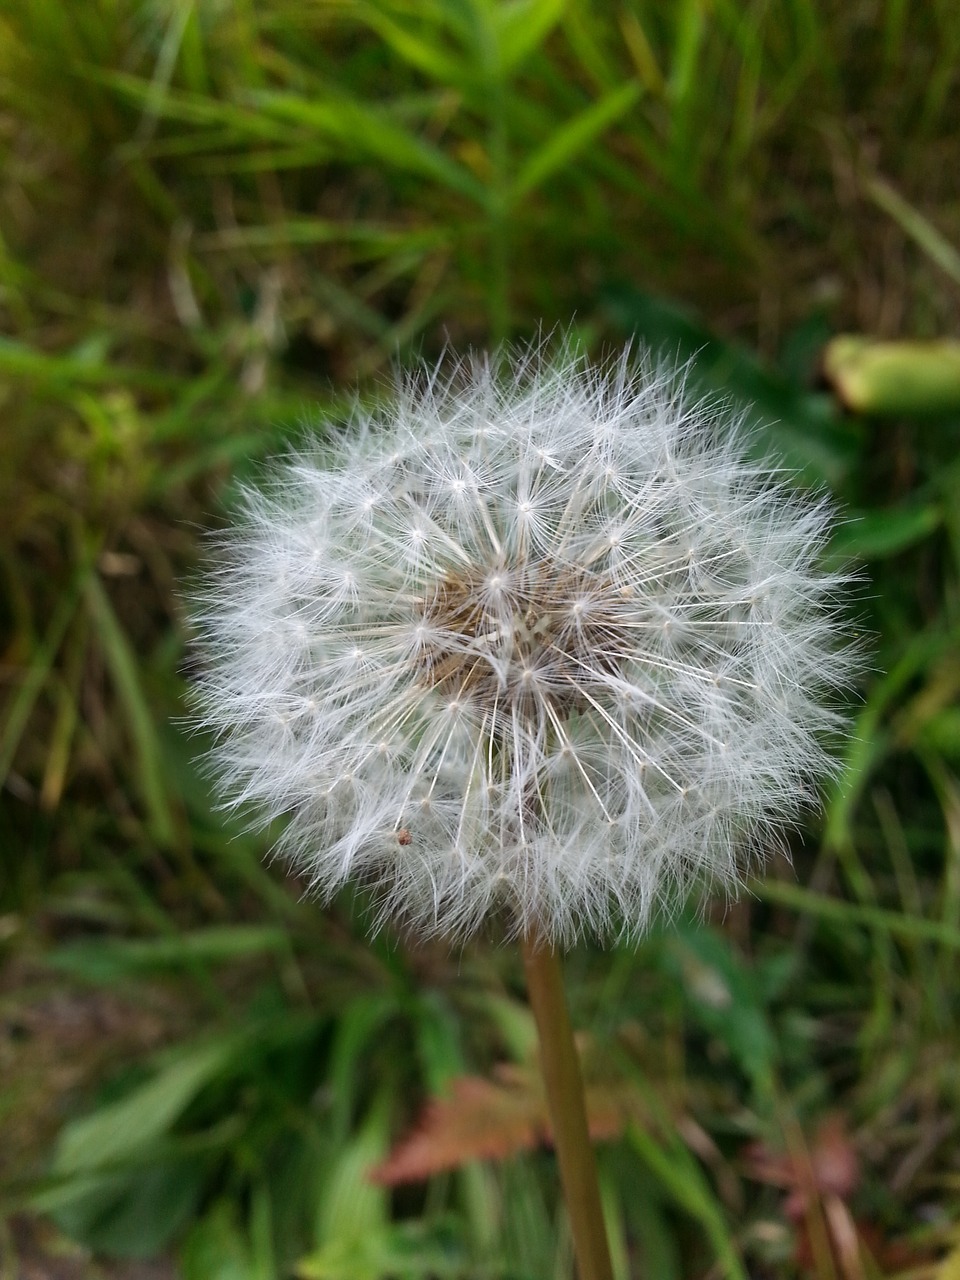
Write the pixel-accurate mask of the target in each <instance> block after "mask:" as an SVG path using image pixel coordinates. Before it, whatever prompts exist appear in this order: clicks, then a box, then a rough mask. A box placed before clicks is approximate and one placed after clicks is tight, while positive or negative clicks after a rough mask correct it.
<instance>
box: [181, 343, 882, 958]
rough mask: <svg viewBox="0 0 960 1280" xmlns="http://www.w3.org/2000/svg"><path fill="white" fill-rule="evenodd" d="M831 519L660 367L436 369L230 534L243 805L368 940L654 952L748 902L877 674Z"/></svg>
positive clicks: (279, 479) (234, 712)
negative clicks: (487, 940) (674, 927)
mask: <svg viewBox="0 0 960 1280" xmlns="http://www.w3.org/2000/svg"><path fill="white" fill-rule="evenodd" d="M328 434H329V433H328ZM831 518H832V513H831V510H830V507H829V505H828V504H827V503H826V502H825V501H824V500H822V499H812V498H810V497H809V496H808V495H802V494H800V493H797V492H795V491H794V490H792V489H790V488H789V487H787V485H785V484H784V482H783V481H782V479H778V478H777V477H776V476H775V474H774V472H773V470H772V469H771V468H764V467H761V466H758V465H757V464H756V463H755V462H750V461H747V460H746V458H745V454H744V443H743V439H742V434H741V432H740V431H739V429H738V422H737V421H736V419H735V418H734V417H733V416H732V415H731V414H730V413H729V411H726V410H723V409H720V408H717V406H711V405H704V404H702V403H697V402H694V401H691V400H690V399H688V398H687V396H686V395H685V393H684V390H683V386H682V379H680V378H679V377H678V376H677V375H676V374H675V373H673V372H672V371H669V370H663V369H659V368H657V367H656V366H655V365H654V364H652V363H651V362H650V361H649V360H646V361H644V360H635V359H632V358H628V357H627V356H626V355H625V356H624V357H623V358H622V359H621V360H619V361H618V362H617V363H616V364H615V365H613V366H609V367H607V368H605V369H597V368H595V367H592V366H590V365H588V364H587V363H586V362H585V361H583V360H582V359H580V358H579V357H577V356H575V355H570V354H565V355H564V356H562V357H559V358H557V359H554V360H550V359H549V358H547V357H545V356H544V355H543V352H542V351H541V350H540V349H538V348H537V347H531V348H529V349H527V350H525V351H522V352H519V353H517V352H512V353H511V352H509V351H507V352H503V353H501V354H500V355H498V356H496V357H493V358H485V359H481V358H468V359H466V360H463V361H460V362H456V363H454V364H453V365H452V366H451V365H445V366H443V368H442V369H428V368H423V369H421V370H419V373H416V372H415V373H414V374H411V375H409V376H408V377H406V378H403V379H401V381H400V384H399V386H398V387H397V390H396V396H395V399H394V401H393V402H392V404H391V405H390V406H389V407H387V408H384V409H381V410H378V411H377V412H375V413H370V412H365V411H364V410H362V409H360V408H358V409H357V410H356V413H355V421H354V422H353V423H352V424H351V428H350V430H349V431H347V432H345V433H343V434H342V435H338V436H336V438H335V439H333V440H332V441H331V440H330V439H327V438H325V439H324V440H323V441H322V442H320V441H318V442H317V443H316V444H315V445H311V446H308V447H306V448H304V449H302V450H301V451H300V452H299V453H298V454H297V455H296V456H295V457H291V458H288V459H286V460H284V461H281V462H279V463H276V464H275V465H274V466H273V468H272V470H271V471H270V473H269V476H268V479H267V482H266V484H265V486H264V488H263V489H262V490H260V491H254V490H250V491H248V492H246V493H245V495H244V499H243V504H242V510H241V513H240V516H239V520H238V522H237V524H236V526H235V527H234V528H232V529H230V530H228V531H227V533H226V534H223V535H221V536H220V537H219V538H218V540H217V541H216V544H215V547H214V550H213V552H212V555H211V568H210V571H209V573H208V575H207V577H206V580H205V585H204V587H203V588H202V589H201V591H200V593H199V597H198V605H197V615H196V621H197V629H198V633H199V640H198V646H199V653H200V656H201V660H202V663H203V669H204V674H203V676H202V678H201V680H200V681H199V683H198V686H197V690H196V705H197V709H198V711H197V722H198V724H199V725H201V726H202V727H205V728H207V729H209V730H211V731H212V732H213V734H214V736H215V745H214V747H213V749H212V752H211V757H210V759H211V765H212V768H213V770H214V772H215V774H216V776H217V778H218V781H219V784H220V786H221V788H222V794H223V796H224V798H225V803H226V804H227V805H229V806H231V807H241V806H242V807H244V808H246V807H247V806H250V807H252V810H253V811H254V812H255V813H257V814H258V815H260V816H261V817H262V819H263V820H264V822H265V823H266V822H269V821H271V820H272V819H274V818H276V817H278V816H280V815H285V816H286V817H287V818H288V824H287V827H286V831H285V834H284V836H283V837H282V841H281V846H280V847H281V850H282V851H283V852H284V853H285V854H286V855H287V856H289V858H290V859H291V861H292V862H293V863H294V864H295V865H296V867H297V868H298V869H299V870H301V871H302V872H305V873H306V875H307V876H308V877H309V879H310V882H311V884H312V886H313V888H314V889H315V890H316V892H317V893H318V894H319V895H320V896H321V897H323V898H328V897H329V896H330V895H332V894H333V893H335V892H336V891H337V890H338V889H339V888H340V887H341V886H343V885H344V884H346V883H347V882H349V881H356V882H358V883H361V884H363V885H365V886H367V887H368V888H370V889H372V890H373V893H374V900H375V902H376V904H377V912H378V915H377V920H376V923H377V924H378V925H379V924H382V923H383V922H385V921H386V920H388V919H398V920H400V921H402V922H404V923H406V924H407V925H409V926H412V927H413V928H414V929H416V930H417V931H419V932H421V933H424V934H444V935H448V936H450V937H452V938H460V939H462V938H464V937H466V936H468V935H469V934H471V933H472V932H474V931H475V930H477V929H478V928H479V927H480V926H481V925H482V924H483V923H484V921H485V920H486V919H487V918H488V917H489V916H490V915H491V914H492V913H496V914H497V915H498V917H499V918H500V919H502V920H503V921H504V922H505V924H506V929H507V931H508V933H511V934H522V933H528V932H531V931H535V932H538V933H539V934H541V935H543V936H544V937H545V938H547V939H549V940H550V941H552V942H571V941H573V940H575V939H576V938H577V937H578V936H580V935H584V934H590V935H594V936H596V937H598V938H600V939H608V938H610V937H615V936H629V937H637V936H638V935H639V934H640V933H642V931H643V930H644V929H645V927H646V926H647V925H648V923H649V921H650V920H651V918H652V917H653V915H654V913H655V911H656V910H657V909H662V908H664V907H665V908H667V909H669V908H670V907H672V906H673V905H674V904H675V903H677V902H678V901H679V900H681V899H682V897H683V896H685V895H686V893H687V892H688V890H689V888H690V887H691V884H692V883H695V882H704V881H706V882H713V883H719V884H720V885H721V886H723V887H725V888H726V889H727V890H728V891H732V890H734V889H735V888H736V887H737V884H738V883H739V880H740V878H741V876H742V873H743V870H744V868H745V867H746V866H747V865H748V864H749V861H750V858H751V855H754V856H755V855H757V854H759V853H762V851H763V850H764V849H765V848H766V847H767V846H769V844H770V842H771V840H774V841H775V840H777V838H778V836H779V834H781V833H782V832H783V830H784V828H785V826H786V825H787V824H789V823H790V822H792V821H793V820H795V818H796V817H797V815H798V813H799V811H800V809H801V808H802V807H803V806H804V805H805V804H809V803H810V802H811V800H813V799H815V796H816V791H815V784H816V782H817V780H818V778H820V777H822V776H823V775H825V774H827V773H829V771H830V769H831V761H830V757H829V755H828V754H827V752H826V750H825V749H824V746H823V745H822V741H823V738H824V735H825V734H828V733H829V732H831V731H833V730H835V729H836V728H837V727H838V726H839V725H840V724H841V723H842V722H841V721H840V719H839V718H838V716H837V714H836V713H835V711H833V710H832V709H831V708H830V705H829V704H830V702H831V701H832V700H833V695H834V694H835V692H836V691H837V690H838V689H840V688H842V687H843V686H844V685H845V684H847V683H848V682H849V680H850V678H851V674H852V672H853V671H854V670H855V667H856V662H857V659H856V654H855V650H854V648H853V647H852V646H851V645H850V644H849V643H848V642H847V641H846V640H845V639H844V631H843V627H842V624H841V622H840V619H839V613H838V606H837V604H836V599H837V597H838V595H840V594H841V588H842V587H843V586H844V584H845V583H846V581H847V577H846V576H845V575H843V574H831V573H826V572H824V571H822V569H821V568H820V565H819V561H820V557H821V552H822V549H823V545H824V542H825V539H826V537H827V534H828V531H829V526H830V522H831Z"/></svg>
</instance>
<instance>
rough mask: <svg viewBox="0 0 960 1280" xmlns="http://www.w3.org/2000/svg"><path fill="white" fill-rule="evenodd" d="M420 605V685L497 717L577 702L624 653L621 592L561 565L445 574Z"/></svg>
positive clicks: (560, 709)
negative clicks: (424, 634) (424, 630)
mask: <svg viewBox="0 0 960 1280" xmlns="http://www.w3.org/2000/svg"><path fill="white" fill-rule="evenodd" d="M425 606H426V607H425V614H424V620H425V622H426V623H427V626H428V629H429V634H430V640H429V642H428V643H427V644H426V645H425V646H424V648H423V650H422V653H421V665H422V680H423V682H424V684H426V685H428V686H429V687H430V688H433V689H436V690H437V691H438V692H440V693H442V694H443V695H444V696H446V697H449V698H451V699H458V698H469V699H470V700H471V701H472V702H473V703H474V704H475V705H476V706H478V708H479V709H480V710H482V711H486V712H489V713H490V714H491V715H493V716H495V717H497V718H499V717H500V716H504V715H505V716H507V717H509V716H510V715H512V714H514V713H519V714H520V715H521V716H526V717H529V718H530V719H533V720H537V721H539V720H540V719H541V716H542V714H543V712H544V711H545V710H546V708H547V707H551V708H552V709H553V711H554V712H556V713H557V714H558V715H560V716H563V715H567V714H569V713H571V712H575V711H584V710H586V709H587V707H588V706H589V705H590V698H589V697H588V696H587V695H588V694H589V693H590V692H591V686H593V685H594V684H595V681H596V677H597V674H598V673H603V674H609V673H612V672H614V671H616V670H617V668H618V667H619V666H620V663H621V660H622V659H623V657H624V656H625V652H626V646H625V641H626V634H627V633H626V628H625V625H624V624H625V618H624V609H625V607H626V606H627V600H626V598H625V597H624V596H623V594H622V593H620V592H618V591H617V589H616V587H614V586H613V585H612V583H611V582H610V580H609V578H607V577H606V576H605V575H603V574H601V573H593V572H591V571H589V570H585V569H579V568H572V567H570V566H568V565H555V564H551V563H549V562H547V563H546V564H544V563H541V564H539V565H537V566H536V567H531V566H529V565H525V566H523V567H522V568H518V567H514V566H511V565H509V564H494V565H492V566H491V567H490V568H488V569H486V570H479V569H471V570H466V571H464V570H457V571H455V572H448V573H447V574H446V575H445V576H444V577H443V578H441V579H440V581H439V582H438V584H437V587H436V590H435V592H434V594H433V596H432V598H430V599H428V600H427V601H425Z"/></svg>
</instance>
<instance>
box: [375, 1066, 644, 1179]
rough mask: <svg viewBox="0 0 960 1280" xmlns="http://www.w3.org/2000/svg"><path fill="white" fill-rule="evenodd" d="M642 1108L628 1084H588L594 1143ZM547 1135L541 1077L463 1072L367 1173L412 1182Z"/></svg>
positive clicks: (524, 1071) (519, 1070)
mask: <svg viewBox="0 0 960 1280" xmlns="http://www.w3.org/2000/svg"><path fill="white" fill-rule="evenodd" d="M639 1111H640V1100H639V1097H638V1095H637V1094H635V1093H634V1092H633V1091H631V1090H630V1088H629V1086H627V1085H624V1084H595V1085H589V1086H588V1087H587V1118H588V1123H589V1126H590V1135H591V1137H592V1138H594V1140H603V1139H608V1138H616V1137H618V1136H619V1134H620V1133H622V1131H623V1128H624V1125H625V1124H626V1122H627V1120H628V1119H630V1118H631V1116H635V1115H637V1114H639ZM550 1140H551V1135H550V1122H549V1119H548V1116H547V1106H546V1100H545V1098H544V1095H543V1088H542V1085H541V1083H540V1077H539V1074H538V1073H537V1072H536V1071H534V1070H531V1069H530V1068H526V1067H516V1066H508V1065H503V1066H500V1067H498V1068H497V1069H496V1071H495V1073H494V1079H493V1080H485V1079H483V1078H482V1077H479V1076H462V1077H460V1078H459V1079H458V1080H455V1081H454V1082H453V1084H452V1086H451V1092H450V1096H449V1097H448V1098H432V1099H431V1100H430V1101H429V1102H427V1104H426V1106H425V1107H424V1109H423V1112H422V1113H421V1115H420V1118H419V1120H418V1121H417V1123H416V1125H415V1126H414V1128H413V1129H412V1130H411V1131H410V1132H409V1133H408V1134H407V1135H406V1136H404V1137H402V1138H401V1139H400V1140H399V1141H398V1142H397V1143H396V1145H395V1146H394V1148H393V1150H392V1151H391V1152H390V1154H389V1155H388V1156H387V1158H386V1160H384V1161H383V1162H382V1163H381V1164H379V1165H377V1166H376V1167H375V1168H374V1169H372V1170H371V1171H370V1178H371V1180H372V1181H374V1182H377V1183H380V1184H381V1185H384V1186H395V1185H396V1184H397V1183H401V1182H417V1181H419V1180H420V1179H423V1178H429V1177H430V1176H431V1175H432V1174H435V1173H440V1172H441V1171H443V1170H445V1169H456V1168H458V1167H459V1166H460V1165H462V1164H466V1163H467V1162H468V1161H470V1160H503V1159H505V1158H506V1157H507V1156H510V1155H513V1154H515V1153H516V1152H518V1151H526V1150H529V1149H530V1148H532V1147H535V1146H537V1145H538V1144H539V1143H541V1142H550Z"/></svg>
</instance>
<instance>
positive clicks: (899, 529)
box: [830, 503, 943, 560]
mask: <svg viewBox="0 0 960 1280" xmlns="http://www.w3.org/2000/svg"><path fill="white" fill-rule="evenodd" d="M942 519H943V516H942V513H941V511H940V508H939V507H937V506H935V505H934V504H933V503H926V504H924V505H922V506H909V507H900V508H894V509H893V510H890V511H866V512H863V513H862V514H859V515H851V514H849V513H846V512H845V513H844V522H843V524H842V525H840V527H839V528H838V529H837V531H836V533H835V534H834V535H833V538H832V539H831V541H830V550H831V551H832V552H833V553H834V554H835V555H838V556H859V557H862V558H863V559H865V560H880V559H882V558H883V557H884V556H892V555H896V554H897V552H898V551H903V550H905V549H906V548H907V547H912V546H913V545H914V544H915V543H917V542H922V541H923V539H924V538H927V537H929V536H930V534H931V533H933V532H934V531H935V530H936V529H938V528H939V527H940V524H941V521H942Z"/></svg>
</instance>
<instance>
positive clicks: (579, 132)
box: [510, 81, 640, 202]
mask: <svg viewBox="0 0 960 1280" xmlns="http://www.w3.org/2000/svg"><path fill="white" fill-rule="evenodd" d="M639 97H640V86H639V85H638V84H637V83H636V82H634V81H631V82H630V83H628V84H625V85H622V86H621V88H619V89H615V90H614V91H613V92H612V93H608V94H607V95H606V96H605V97H603V98H601V99H600V100H599V101H598V102H594V103H593V104H592V105H591V106H589V107H587V108H586V110H585V111H581V113H580V114H579V115H578V116H574V118H573V119H572V120H568V121H567V122H566V124H563V125H561V126H560V128H559V129H558V130H557V131H556V133H555V134H554V135H553V137H552V138H550V139H549V140H548V141H547V142H545V143H544V145H543V146H542V147H540V149H539V150H538V151H535V152H534V154H533V155H532V156H531V157H530V158H529V160H527V162H526V164H524V166H523V167H522V169H521V170H520V172H519V173H518V174H517V177H516V179H515V180H514V183H513V186H512V188H511V191H510V199H511V201H513V202H516V201H518V200H520V199H521V198H522V197H523V196H525V195H527V194H528V193H529V192H531V191H532V190H533V189H534V188H535V187H538V186H539V185H540V183H542V182H544V181H545V180H546V179H547V178H548V177H549V176H550V175H551V174H552V173H555V172H556V171H557V170H558V169H560V168H562V167H563V166H564V165H566V164H568V163H569V162H570V161H571V160H572V159H573V157H574V156H575V155H576V154H577V153H578V152H580V151H582V150H583V148H584V147H586V146H588V145H589V144H590V143H591V142H592V141H593V140H594V138H596V137H598V135H599V134H601V133H603V131H604V129H606V128H608V127H609V126H610V125H611V124H613V122H614V121H615V120H618V119H619V118H620V117H621V116H622V115H624V114H625V113H626V112H627V111H629V109H630V108H631V107H632V106H633V104H634V103H635V102H636V101H637V99H638V98H639Z"/></svg>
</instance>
